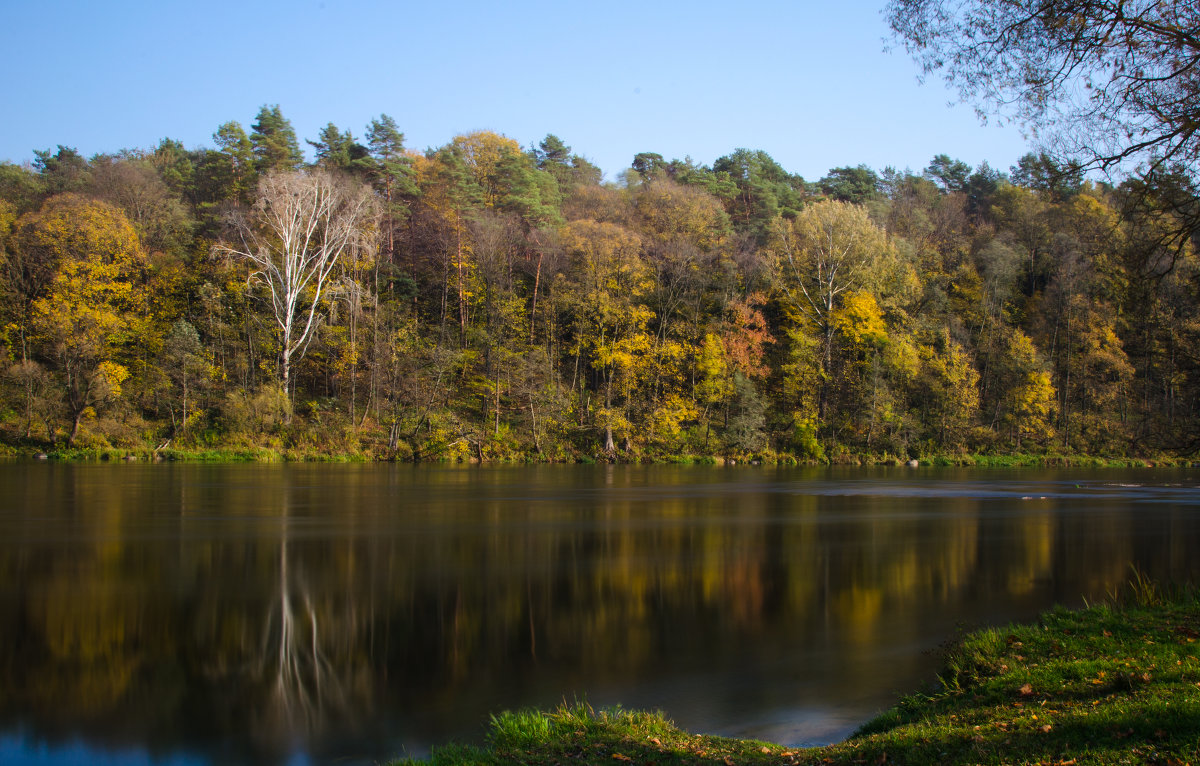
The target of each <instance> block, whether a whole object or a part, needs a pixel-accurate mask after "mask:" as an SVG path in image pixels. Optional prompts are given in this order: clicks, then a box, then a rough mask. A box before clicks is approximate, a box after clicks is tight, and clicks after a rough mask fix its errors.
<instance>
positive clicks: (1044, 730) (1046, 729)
mask: <svg viewBox="0 0 1200 766" xmlns="http://www.w3.org/2000/svg"><path fill="white" fill-rule="evenodd" d="M1053 728H1054V727H1053V726H1051V725H1050V724H1046V725H1045V726H1043V727H1042V734H1049V733H1050V730H1051V729H1053Z"/></svg>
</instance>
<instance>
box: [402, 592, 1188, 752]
mask: <svg viewBox="0 0 1200 766" xmlns="http://www.w3.org/2000/svg"><path fill="white" fill-rule="evenodd" d="M1198 640H1200V601H1198V600H1197V594H1196V592H1195V591H1191V590H1189V591H1186V592H1176V593H1173V594H1164V593H1162V592H1161V590H1160V589H1159V588H1158V587H1157V586H1156V585H1154V584H1153V583H1151V582H1149V581H1147V580H1146V579H1144V578H1142V577H1140V576H1135V578H1134V580H1133V581H1132V582H1131V583H1130V584H1129V585H1128V586H1127V587H1126V588H1125V590H1124V591H1123V592H1122V593H1119V594H1113V595H1112V597H1111V598H1110V599H1109V602H1108V603H1105V604H1102V605H1097V606H1092V607H1090V608H1086V609H1083V610H1078V611H1071V610H1067V609H1063V608H1056V609H1053V610H1051V611H1049V612H1046V613H1044V614H1043V615H1042V616H1041V618H1040V619H1039V620H1038V621H1037V622H1036V623H1035V624H1027V625H1013V626H1008V627H1003V628H994V629H987V630H982V631H977V632H974V633H971V634H969V635H967V636H966V637H964V638H963V639H962V640H961V641H960V642H958V643H956V644H955V645H954V646H953V647H951V648H949V649H948V650H947V651H946V658H945V664H944V669H943V672H942V673H941V674H939V680H938V684H937V686H936V688H931V689H930V690H927V691H925V692H921V693H918V694H914V695H912V696H910V697H908V698H906V699H904V700H903V701H902V702H900V703H899V704H898V705H897V706H895V707H894V708H892V709H891V710H889V711H887V712H886V713H884V714H883V715H881V716H879V717H878V718H876V719H874V720H872V721H870V722H868V723H867V724H866V725H865V726H863V727H862V728H861V729H860V730H859V732H858V733H857V734H855V735H854V736H853V737H851V738H850V739H848V740H846V741H845V742H841V743H838V744H835V745H831V746H828V747H820V748H787V747H782V746H779V745H774V744H769V743H764V742H758V741H753V740H740V739H729V738H722V737H712V736H706V735H692V734H689V733H687V732H684V731H681V730H680V729H678V728H676V727H675V726H674V725H673V724H671V723H670V721H668V720H667V719H666V718H665V717H664V716H663V715H661V714H658V713H643V712H631V711H625V710H619V709H617V710H601V711H596V710H593V709H591V708H590V707H589V706H587V705H586V704H577V705H573V706H565V707H562V708H560V709H559V710H556V711H554V712H538V711H523V712H516V713H513V712H507V713H503V714H500V715H498V716H495V717H494V718H493V719H492V722H491V731H490V734H489V736H488V741H487V744H486V745H485V746H483V747H471V746H461V745H451V746H446V747H443V748H439V749H435V750H434V751H433V753H432V755H431V757H430V761H429V762H430V763H432V764H434V766H458V765H459V764H497V765H499V764H556V763H573V764H597V765H598V764H613V763H645V764H650V763H655V764H671V763H675V764H682V763H718V764H721V763H723V764H726V765H727V766H732V765H733V764H788V765H789V766H793V765H797V764H847V765H849V764H884V763H896V764H933V763H939V764H973V763H987V764H1010V763H1029V764H1034V763H1037V764H1060V765H1061V766H1075V765H1076V764H1078V765H1080V766H1082V765H1083V764H1118V763H1119V764H1126V763H1135V764H1179V765H1180V766H1182V765H1183V764H1188V763H1196V762H1197V761H1198V760H1200V658H1198V657H1197V648H1198V646H1200V644H1198V643H1197V642H1198ZM414 763H416V762H414V761H397V762H396V764H397V766H399V765H400V764H414Z"/></svg>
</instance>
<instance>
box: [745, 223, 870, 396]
mask: <svg viewBox="0 0 1200 766" xmlns="http://www.w3.org/2000/svg"><path fill="white" fill-rule="evenodd" d="M768 247H769V251H770V254H771V258H772V263H773V265H774V269H775V284H776V287H777V289H778V290H779V291H780V293H781V296H782V299H783V302H784V304H785V306H786V308H787V310H788V311H789V312H790V313H791V314H792V315H793V316H794V317H795V319H796V321H798V322H800V323H801V324H803V325H805V326H807V327H809V328H811V329H812V330H813V331H814V332H815V335H816V337H817V338H818V339H819V341H818V342H819V344H820V352H819V353H820V370H821V392H820V413H819V414H820V417H821V418H822V419H823V418H824V417H825V408H826V404H827V402H828V398H829V397H828V394H829V384H830V381H829V372H830V369H831V366H832V361H833V346H834V334H835V331H836V326H835V323H834V312H835V311H836V309H837V308H838V305H839V301H840V300H841V298H842V296H843V295H845V294H846V293H847V292H850V291H853V290H859V289H861V288H863V287H866V286H867V285H868V284H869V280H870V278H871V276H872V273H871V272H872V270H873V268H874V266H875V263H876V261H877V260H878V259H879V258H880V257H881V256H882V255H883V254H884V251H885V250H886V248H887V247H888V241H887V236H886V235H885V234H884V232H883V231H882V230H881V229H879V228H878V227H877V226H875V224H874V223H872V222H871V220H870V218H869V217H868V216H867V211H866V209H865V208H863V207H860V206H857V205H851V204H849V203H845V202H836V201H825V202H818V203H816V204H814V205H810V206H809V207H806V208H805V209H804V210H802V211H801V212H800V213H799V215H797V216H796V218H795V219H794V220H791V221H788V220H782V219H780V220H778V221H777V222H776V224H775V225H774V227H773V228H772V232H771V240H770V244H769V246H768Z"/></svg>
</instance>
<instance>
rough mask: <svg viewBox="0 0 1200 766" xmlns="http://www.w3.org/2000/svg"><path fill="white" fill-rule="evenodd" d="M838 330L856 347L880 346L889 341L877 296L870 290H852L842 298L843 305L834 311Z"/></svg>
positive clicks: (863, 348)
mask: <svg viewBox="0 0 1200 766" xmlns="http://www.w3.org/2000/svg"><path fill="white" fill-rule="evenodd" d="M832 321H833V326H834V328H835V329H836V331H837V332H838V333H839V334H840V335H841V336H842V337H843V338H844V339H845V340H847V341H849V342H850V344H851V345H853V346H854V347H855V348H856V349H858V350H860V351H865V350H866V349H868V348H879V347H881V346H883V345H884V344H885V343H887V341H888V331H887V325H886V324H884V321H883V314H882V312H880V310H879V304H878V303H877V302H876V301H875V296H874V295H872V294H871V293H869V292H863V291H852V292H848V293H846V294H845V295H844V296H843V298H842V305H841V306H840V307H839V308H838V309H837V310H836V311H834V313H833V318H832Z"/></svg>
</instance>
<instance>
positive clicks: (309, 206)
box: [220, 169, 376, 391]
mask: <svg viewBox="0 0 1200 766" xmlns="http://www.w3.org/2000/svg"><path fill="white" fill-rule="evenodd" d="M375 215H376V204H375V198H374V196H373V195H372V193H371V190H370V189H369V188H367V187H366V186H363V185H361V184H357V183H354V182H352V181H350V180H348V179H344V178H340V177H337V176H335V175H334V174H332V173H329V172H328V171H325V170H319V169H310V170H301V171H289V172H276V173H270V174H268V175H267V176H265V177H264V178H263V179H262V181H261V182H260V183H259V186H258V201H257V202H256V203H255V205H254V208H253V209H252V210H251V211H250V213H249V215H241V216H236V217H235V218H234V220H233V224H234V227H235V229H236V230H237V234H238V242H237V243H236V244H227V245H223V246H221V248H220V249H221V250H223V251H224V252H227V253H229V254H230V255H234V256H237V257H239V258H244V259H245V260H247V261H249V262H250V264H251V266H252V267H253V269H254V271H253V272H252V273H251V274H250V278H249V281H250V283H251V284H258V285H261V286H263V287H265V288H266V289H267V291H268V292H269V293H270V298H271V311H272V315H273V318H274V320H275V325H276V327H277V329H278V331H279V377H280V382H281V383H282V384H283V388H284V390H285V391H288V390H290V388H289V387H290V385H291V367H292V360H293V358H295V359H297V360H299V359H301V358H303V356H304V352H305V351H306V350H307V349H308V344H309V342H310V341H311V340H312V337H313V334H314V332H315V330H316V329H317V326H318V325H319V324H320V321H321V315H320V313H319V312H320V306H321V296H322V293H323V292H324V291H325V290H326V289H327V288H328V287H329V286H330V284H331V283H332V276H333V274H334V271H335V269H336V268H337V265H338V261H339V260H340V259H341V258H342V256H343V255H345V254H347V253H350V252H353V251H355V250H357V249H360V248H361V249H367V248H371V247H374V245H375V237H376V232H375V226H374V223H375V221H374V219H375Z"/></svg>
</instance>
